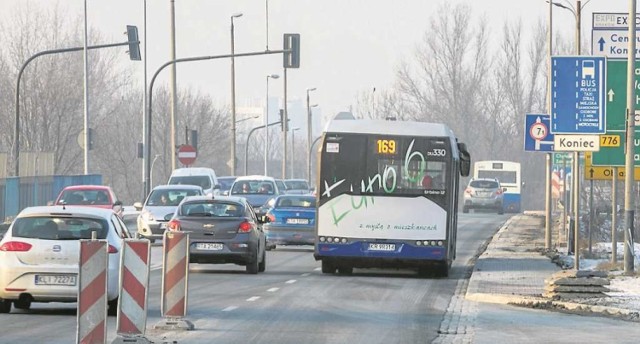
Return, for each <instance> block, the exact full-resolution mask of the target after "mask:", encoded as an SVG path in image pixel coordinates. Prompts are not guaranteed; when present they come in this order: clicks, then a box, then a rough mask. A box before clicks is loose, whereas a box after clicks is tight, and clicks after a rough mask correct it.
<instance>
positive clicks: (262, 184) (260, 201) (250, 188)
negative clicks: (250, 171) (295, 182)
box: [229, 175, 284, 217]
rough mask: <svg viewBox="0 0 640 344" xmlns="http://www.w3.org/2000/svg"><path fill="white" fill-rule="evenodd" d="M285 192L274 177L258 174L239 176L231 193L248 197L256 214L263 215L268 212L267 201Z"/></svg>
mask: <svg viewBox="0 0 640 344" xmlns="http://www.w3.org/2000/svg"><path fill="white" fill-rule="evenodd" d="M283 193H284V191H282V190H280V188H278V186H277V184H276V181H275V179H274V178H272V177H267V176H257V175H256V176H244V177H238V178H237V179H236V181H235V182H233V186H232V187H231V192H230V193H229V195H231V196H237V197H244V198H246V199H247V201H249V204H251V206H252V207H253V210H254V211H255V213H256V216H258V217H261V216H263V215H265V214H266V213H267V210H268V205H267V201H269V200H270V199H271V198H274V197H276V196H279V195H281V194H283Z"/></svg>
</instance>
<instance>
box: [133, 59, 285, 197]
mask: <svg viewBox="0 0 640 344" xmlns="http://www.w3.org/2000/svg"><path fill="white" fill-rule="evenodd" d="M290 52H291V49H283V50H269V51H260V52H251V53H241V54H224V55H213V56H197V57H186V58H181V59H175V60H172V61H168V62H165V64H163V65H162V66H160V68H158V70H156V72H155V73H154V74H153V77H152V78H151V82H150V83H149V91H148V97H149V101H148V102H147V104H148V107H147V113H146V114H145V116H146V118H145V121H144V123H145V125H146V128H144V134H145V135H144V136H145V137H144V140H143V141H144V149H143V156H142V159H143V160H144V164H143V169H144V182H143V184H144V186H143V195H142V200H144V199H145V198H146V197H147V195H148V194H149V192H150V191H151V187H150V184H149V181H150V178H151V176H150V175H151V161H150V159H149V157H150V156H151V118H152V116H151V113H152V111H153V84H154V83H155V81H156V78H157V77H158V75H159V74H160V72H161V71H162V70H163V69H165V68H166V67H168V66H171V65H174V64H176V63H180V62H193V61H204V60H214V59H224V58H231V57H234V58H235V57H244V56H258V55H273V54H283V53H285V54H286V53H290Z"/></svg>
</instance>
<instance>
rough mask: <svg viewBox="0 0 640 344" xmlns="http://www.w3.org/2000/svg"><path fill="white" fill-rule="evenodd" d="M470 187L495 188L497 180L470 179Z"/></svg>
mask: <svg viewBox="0 0 640 344" xmlns="http://www.w3.org/2000/svg"><path fill="white" fill-rule="evenodd" d="M470 185H471V187H474V188H480V189H497V188H498V182H495V181H492V180H473V181H471V184H470Z"/></svg>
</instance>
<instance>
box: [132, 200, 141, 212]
mask: <svg viewBox="0 0 640 344" xmlns="http://www.w3.org/2000/svg"><path fill="white" fill-rule="evenodd" d="M133 207H134V208H136V210H137V211H140V210H142V202H135V203H133Z"/></svg>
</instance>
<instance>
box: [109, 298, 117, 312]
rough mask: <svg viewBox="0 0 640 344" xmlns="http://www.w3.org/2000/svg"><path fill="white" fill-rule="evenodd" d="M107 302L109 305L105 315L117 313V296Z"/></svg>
mask: <svg viewBox="0 0 640 344" xmlns="http://www.w3.org/2000/svg"><path fill="white" fill-rule="evenodd" d="M107 304H108V305H109V309H108V310H107V315H109V316H116V315H118V298H115V299H113V300H111V301H109V302H107Z"/></svg>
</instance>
